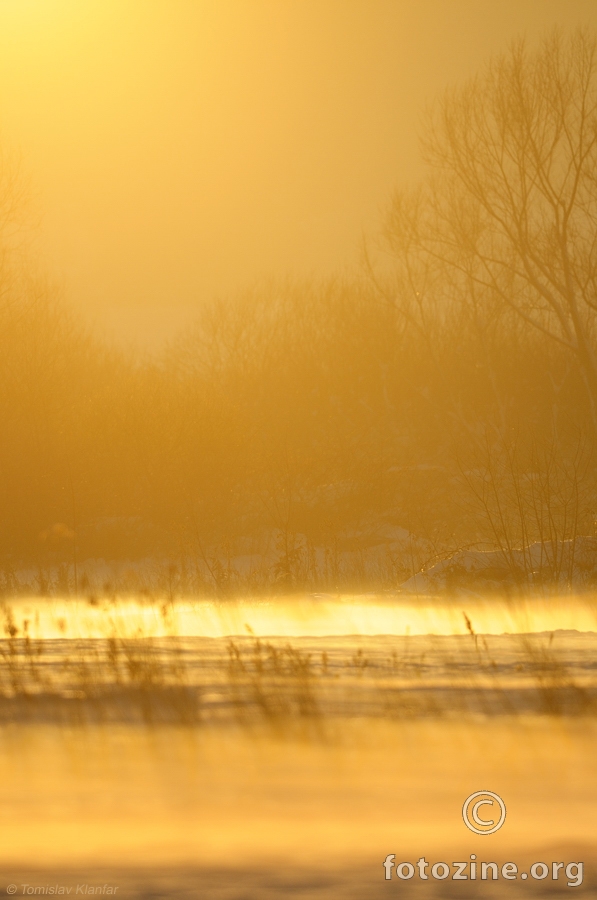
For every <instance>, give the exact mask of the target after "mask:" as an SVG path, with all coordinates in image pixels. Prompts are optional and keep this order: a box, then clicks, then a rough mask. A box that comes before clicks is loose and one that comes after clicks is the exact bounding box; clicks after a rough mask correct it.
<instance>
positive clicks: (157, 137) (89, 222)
mask: <svg viewBox="0 0 597 900" xmlns="http://www.w3.org/2000/svg"><path fill="white" fill-rule="evenodd" d="M556 23H559V24H562V25H564V26H573V25H575V24H578V23H586V24H590V25H592V26H594V27H597V2H596V0H0V134H1V136H2V137H1V139H2V142H3V143H4V145H5V146H8V147H9V149H10V150H12V151H15V152H17V153H18V155H19V156H20V158H21V165H22V169H23V172H24V173H25V175H26V177H27V179H28V182H29V185H30V195H31V197H32V201H31V209H32V214H34V215H37V217H38V219H39V225H38V233H37V237H36V241H37V244H38V247H39V250H40V252H41V255H42V260H43V266H44V268H45V270H46V271H48V272H50V273H51V274H52V275H53V276H54V277H56V278H57V279H58V280H59V281H60V282H61V283H62V284H63V285H64V290H65V292H66V294H67V296H68V297H69V298H70V299H71V301H72V302H73V304H75V305H76V306H77V307H78V308H80V309H82V310H84V311H85V313H87V314H89V315H90V316H91V317H92V319H93V320H94V321H95V322H97V323H98V325H100V326H101V327H102V328H108V329H109V330H111V331H112V332H114V333H120V334H122V335H123V336H125V337H127V338H128V337H134V338H135V339H138V340H141V341H144V340H148V341H151V342H155V341H156V340H157V339H159V337H160V336H161V335H168V334H171V333H172V330H173V329H174V328H175V327H179V326H180V324H181V323H182V322H184V320H185V319H187V318H188V317H189V316H192V314H193V310H195V309H197V307H198V306H199V305H200V304H201V303H202V302H203V301H204V300H205V298H208V297H210V296H212V295H213V294H214V293H217V294H226V293H227V292H229V291H233V290H237V289H239V288H242V286H243V285H248V284H251V283H252V282H254V280H255V279H256V278H258V277H260V276H262V275H271V274H273V275H283V274H286V273H298V274H309V273H325V272H330V271H334V270H337V269H339V268H342V267H343V266H345V265H350V264H351V263H352V261H353V260H354V259H355V256H356V252H357V247H358V243H359V240H360V237H361V235H362V233H363V231H364V230H372V229H373V228H374V227H375V224H376V222H377V221H378V219H379V216H380V212H381V211H382V210H383V208H384V206H385V204H386V202H387V199H388V197H389V194H390V192H391V190H392V188H393V187H394V186H396V185H397V184H403V183H406V182H409V181H412V180H416V178H417V177H418V175H419V174H420V163H419V157H418V149H417V137H416V130H417V127H418V120H419V117H420V115H421V112H422V111H423V109H424V107H425V104H426V103H427V102H428V101H430V100H432V99H433V97H434V96H435V95H436V94H437V93H438V92H439V91H441V89H442V88H443V87H444V86H446V85H448V84H450V83H453V82H455V81H458V80H459V79H462V78H463V77H465V76H466V75H467V74H469V73H472V72H474V71H475V70H476V69H477V68H478V67H479V66H480V65H482V64H483V62H484V61H485V60H486V59H487V58H488V56H490V55H491V54H492V53H494V52H495V51H498V50H500V49H502V48H504V47H505V46H506V45H507V43H508V42H509V40H510V39H512V38H513V37H515V36H517V35H521V34H527V35H528V36H529V37H530V38H532V39H534V38H536V37H538V36H540V35H541V34H542V33H543V32H544V31H545V30H546V29H549V28H550V27H551V26H553V25H554V24H556Z"/></svg>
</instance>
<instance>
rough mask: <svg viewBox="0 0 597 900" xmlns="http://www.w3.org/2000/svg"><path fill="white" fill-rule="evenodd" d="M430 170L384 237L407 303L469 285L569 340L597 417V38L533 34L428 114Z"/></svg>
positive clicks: (478, 305)
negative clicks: (537, 37)
mask: <svg viewBox="0 0 597 900" xmlns="http://www.w3.org/2000/svg"><path fill="white" fill-rule="evenodd" d="M423 150H424V154H425V158H426V161H427V162H428V164H429V176H428V178H427V179H426V181H425V183H424V184H423V185H422V186H421V187H420V188H419V189H418V190H417V191H416V192H414V193H412V192H411V193H402V194H396V195H395V197H394V198H393V201H392V204H391V209H390V213H389V216H388V219H387V225H386V230H385V238H386V240H387V242H388V244H389V247H390V249H391V250H392V253H393V255H394V259H395V260H397V261H398V272H399V290H397V291H396V295H395V296H396V298H397V302H398V303H400V304H401V305H402V306H403V307H404V309H405V312H406V313H407V314H408V315H409V316H411V317H412V316H413V315H417V314H418V315H419V317H420V316H421V311H423V310H425V308H426V304H430V303H431V302H432V303H433V304H434V305H435V306H436V308H437V306H438V304H440V303H442V302H444V301H445V299H446V297H448V296H450V297H451V298H452V299H454V298H455V297H456V298H458V299H459V300H460V301H461V302H463V303H464V305H465V306H466V307H467V308H468V310H469V311H472V313H473V314H474V315H475V316H477V317H478V316H479V315H481V320H482V322H484V323H485V325H487V324H488V323H489V327H490V323H491V322H492V320H494V319H495V316H496V315H498V316H499V315H504V314H505V315H507V314H508V313H510V314H512V315H514V316H515V317H516V318H517V319H518V320H519V321H520V322H521V323H524V324H525V325H526V326H528V327H529V328H532V329H538V330H539V331H541V332H542V333H543V334H544V335H546V336H547V337H548V338H549V339H551V340H553V341H554V342H557V344H559V345H560V346H561V347H564V348H566V350H567V351H569V352H570V353H571V354H572V355H573V358H574V359H575V360H576V362H577V364H578V366H579V368H580V372H581V374H582V378H583V380H584V383H585V385H586V388H587V392H588V397H589V401H590V405H591V410H592V417H593V424H594V425H595V426H596V427H597V319H596V314H597V40H596V38H595V36H594V35H593V34H592V33H590V32H589V31H587V30H579V31H576V32H575V33H573V34H571V35H566V34H564V33H562V32H561V31H557V32H554V33H552V34H551V35H550V36H548V37H547V38H546V39H544V40H543V42H542V43H541V45H540V46H539V47H538V48H537V49H531V48H530V47H529V45H528V44H527V43H526V42H525V41H519V42H517V43H515V44H513V45H512V46H511V47H510V49H509V51H508V52H507V53H506V54H504V55H502V56H499V57H497V58H495V59H493V60H492V61H491V62H490V64H489V65H488V66H487V67H486V69H485V70H484V71H483V72H482V73H481V74H480V75H478V76H477V77H475V78H472V79H471V80H470V81H469V82H468V83H466V84H465V85H464V86H463V87H460V88H458V89H454V90H451V91H449V92H448V93H446V94H445V95H444V97H443V98H442V100H441V101H440V102H439V104H438V105H437V106H436V107H435V108H434V109H433V111H432V112H431V113H430V114H429V118H428V121H427V123H426V127H425V129H424V133H423Z"/></svg>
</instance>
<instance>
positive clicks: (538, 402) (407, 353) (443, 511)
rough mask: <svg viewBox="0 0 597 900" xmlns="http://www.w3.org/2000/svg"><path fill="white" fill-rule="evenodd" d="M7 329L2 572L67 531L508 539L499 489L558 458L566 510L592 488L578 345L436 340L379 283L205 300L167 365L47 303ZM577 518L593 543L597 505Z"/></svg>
mask: <svg viewBox="0 0 597 900" xmlns="http://www.w3.org/2000/svg"><path fill="white" fill-rule="evenodd" d="M1 328H2V347H1V354H0V378H1V382H2V386H3V390H2V394H1V397H0V410H1V411H0V421H1V423H2V429H1V434H2V440H1V444H0V491H1V504H2V517H1V520H0V542H1V544H0V546H1V550H2V555H3V558H4V559H5V560H17V559H28V560H31V561H34V560H37V559H41V558H46V557H47V556H48V554H49V555H50V557H52V555H58V556H61V555H63V556H66V558H68V555H69V554H70V553H72V545H71V543H70V541H72V540H73V536H72V533H76V540H77V541H78V544H79V546H78V552H79V554H80V555H81V556H82V557H83V556H106V555H107V556H110V555H121V556H127V555H128V556H135V555H143V554H146V553H158V554H162V555H167V554H173V553H178V552H185V553H199V552H203V551H204V550H205V548H208V547H209V548H211V547H213V546H215V545H220V546H223V545H225V544H226V543H228V544H230V545H232V544H234V542H235V541H237V540H238V538H239V537H241V536H245V537H247V536H255V535H258V534H259V532H260V531H264V530H266V531H267V530H272V529H277V530H278V531H279V532H282V533H287V534H290V535H294V534H296V533H301V534H303V535H306V536H307V538H308V539H309V540H310V541H312V542H313V543H314V544H317V545H321V546H325V545H332V544H333V543H334V541H336V540H338V538H346V537H347V536H348V535H350V534H352V535H359V534H365V533H368V532H370V531H372V530H375V528H376V526H378V525H379V524H383V523H385V524H390V525H395V526H399V527H402V528H406V529H408V530H410V531H411V532H413V533H415V534H417V535H420V536H423V537H426V538H428V539H432V540H434V541H436V542H438V544H441V545H442V546H448V545H449V544H450V543H452V544H454V545H455V546H462V545H463V544H464V543H471V542H476V541H489V542H492V543H495V540H496V538H495V535H494V534H493V533H492V522H491V521H490V519H489V518H488V508H484V506H483V501H482V499H481V497H482V495H483V492H485V494H487V490H489V489H490V493H491V490H495V489H497V490H498V496H496V497H494V498H493V499H492V498H491V496H490V497H489V499H488V502H489V503H490V504H491V503H492V502H493V503H494V505H495V502H497V500H499V497H500V496H502V497H505V496H506V494H507V493H508V491H507V490H506V488H505V486H504V485H505V481H504V480H506V481H508V484H509V487H508V490H509V491H510V494H512V490H513V489H514V484H515V482H514V481H513V479H515V478H516V477H518V476H526V475H533V478H532V479H531V481H530V482H529V484H532V485H536V484H537V479H538V478H539V477H540V476H541V473H543V476H545V473H546V472H548V469H549V466H550V465H551V470H550V471H551V473H552V475H551V477H552V481H553V479H554V478H556V471H557V473H559V474H558V475H557V477H558V479H559V481H558V485H559V487H558V490H559V491H560V492H561V491H564V493H565V492H566V490H567V491H568V493H569V494H570V497H569V498H568V501H567V502H568V503H570V502H572V500H571V498H573V497H574V496H577V497H578V498H580V496H581V493H582V490H584V489H586V487H587V484H588V481H587V479H588V480H589V481H590V473H591V471H592V470H591V468H590V466H589V465H588V458H589V456H590V449H591V446H592V444H591V440H592V439H591V437H590V432H589V431H588V429H587V427H586V423H587V421H588V417H589V410H588V402H587V397H586V392H585V390H584V386H583V383H582V379H581V377H580V375H579V373H578V371H576V370H575V368H574V367H573V366H571V365H570V363H569V360H568V359H567V357H566V354H565V353H564V352H558V350H557V348H554V346H553V345H552V344H551V343H550V342H549V341H548V340H547V339H546V338H545V337H544V336H542V335H541V334H540V333H532V332H528V331H525V330H524V329H522V328H521V327H520V324H519V322H518V321H517V320H516V319H514V318H512V317H504V318H503V319H502V321H500V322H499V323H498V322H495V323H493V326H492V328H491V331H490V335H491V338H490V340H489V341H488V342H487V343H482V342H480V340H479V334H478V330H477V323H474V322H472V321H471V320H470V319H469V318H468V317H467V316H466V315H465V314H464V311H463V310H462V309H459V308H458V307H457V306H456V305H455V304H453V305H452V307H451V308H446V309H444V310H443V312H442V319H441V322H437V321H436V322H433V321H431V322H429V323H428V327H427V328H426V330H425V331H421V330H420V329H418V328H416V327H414V326H413V325H412V324H411V323H410V322H409V321H407V320H405V318H404V316H402V315H401V314H400V311H399V310H398V309H397V308H396V307H395V306H393V305H390V304H389V303H388V302H387V301H386V299H385V298H384V297H383V296H381V295H380V293H379V291H378V290H377V289H376V287H375V286H374V285H372V284H371V283H370V282H369V281H368V280H367V279H362V280H359V279H356V278H355V279H354V280H353V281H348V280H344V281H341V280H337V281H330V282H327V283H324V284H319V285H317V284H305V283H303V284H298V283H288V284H285V285H269V286H266V287H263V288H262V289H260V290H257V289H256V290H254V291H253V292H251V293H249V294H246V295H244V296H242V297H239V298H236V299H233V300H230V301H228V302H226V303H225V302H223V301H222V302H220V303H217V304H212V305H210V306H208V307H206V308H203V310H202V311H201V315H200V317H199V319H198V321H197V322H196V324H195V326H194V329H193V330H192V331H191V332H190V333H188V334H186V335H184V336H182V337H180V338H179V339H178V340H177V341H175V342H174V343H173V344H172V345H171V346H170V347H168V349H167V350H166V352H165V353H164V354H163V356H162V358H161V359H159V360H158V361H157V362H156V361H152V362H147V361H146V362H138V361H137V362H135V361H132V360H131V359H128V358H127V357H126V356H125V355H124V354H122V353H118V352H116V351H114V350H112V349H110V348H108V347H106V346H104V345H102V344H101V343H100V342H98V341H96V340H94V339H93V338H92V337H91V336H89V335H88V334H86V333H85V331H84V330H83V329H82V328H81V326H80V325H78V324H77V323H76V322H74V321H73V319H72V318H71V317H69V316H68V315H66V314H65V312H64V310H63V309H61V307H60V306H59V305H58V304H56V303H50V302H48V300H47V299H46V298H45V297H44V296H38V297H37V298H35V300H34V301H32V302H31V303H28V304H24V305H23V304H15V305H9V306H7V307H5V309H4V311H3V313H2V317H1ZM550 460H551V462H550ZM499 479H501V481H499V485H498V480H499ZM562 479H563V481H562ZM566 480H567V481H566ZM564 482H566V483H565V484H564ZM581 482H582V485H581ZM566 485H567V486H566ZM480 489H481V494H479V490H480ZM554 491H555V482H553V484H552V488H550V494H553V493H554ZM486 499H487V498H486ZM538 499H541V502H547V501H549V504H551V508H550V509H549V510H547V508H546V510H545V511H546V512H549V513H550V515H552V516H553V515H554V514H555V513H556V510H555V506H554V504H556V501H555V498H554V497H553V496H550V497H542V498H535V502H537V501H538ZM528 502H529V508H528V510H527V514H528V516H529V517H530V516H531V512H532V508H533V503H532V501H531V500H529V501H528ZM558 502H560V505H561V503H562V502H564V500H561V501H558ZM508 503H510V504H515V503H516V498H515V497H513V496H510V497H509V500H508ZM577 505H578V509H577V515H578V516H580V517H581V519H582V522H581V521H579V522H578V523H577V526H576V527H577V529H580V530H581V531H584V533H587V529H588V528H592V520H591V517H592V515H593V514H592V511H591V510H592V507H590V505H589V506H586V507H585V506H583V507H582V508H581V505H580V503H579V504H577ZM496 515H498V513H496ZM589 520H591V521H589ZM517 527H518V526H517V525H516V524H512V529H513V531H514V532H516V528H517ZM527 527H528V528H529V530H530V531H533V526H532V524H531V523H530V520H529V522H527ZM570 527H573V522H572V518H570ZM535 531H536V529H535ZM533 536H534V537H536V536H537V535H536V534H535V535H533ZM511 537H512V538H513V539H515V538H517V537H519V535H518V534H515V533H513V534H512V535H511Z"/></svg>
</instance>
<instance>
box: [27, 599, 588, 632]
mask: <svg viewBox="0 0 597 900" xmlns="http://www.w3.org/2000/svg"><path fill="white" fill-rule="evenodd" d="M93 603H94V605H90V602H89V601H88V600H82V599H79V600H73V599H72V598H68V599H61V598H52V599H49V598H38V597H30V598H24V599H19V600H15V601H13V602H12V604H11V612H12V616H13V618H14V624H15V626H16V628H17V629H18V632H19V633H20V634H24V633H25V631H26V632H27V633H28V634H30V635H31V637H34V638H45V639H52V638H67V639H68V638H72V639H77V638H106V637H109V636H111V635H117V636H119V637H123V638H124V637H149V638H159V637H168V636H172V635H177V636H179V637H213V638H218V637H226V636H232V635H247V634H252V635H255V636H256V637H265V636H277V637H287V638H291V637H307V636H310V637H324V636H342V635H363V636H372V635H398V636H401V635H405V636H406V635H423V634H435V635H451V634H467V633H469V629H468V625H467V621H466V618H468V620H469V622H470V623H471V627H472V628H473V630H474V632H475V633H477V634H504V633H510V634H521V633H529V632H542V631H549V632H551V631H555V630H558V629H564V630H576V631H595V630H597V605H596V604H595V598H593V597H576V598H573V599H572V600H570V599H567V600H566V602H561V601H560V602H558V599H557V598H555V597H548V598H532V599H527V598H522V599H518V600H507V601H506V600H501V601H499V600H496V599H485V600H483V599H479V598H473V599H470V598H458V599H449V600H446V599H438V598H429V597H427V598H420V599H419V600H414V599H413V600H404V599H402V598H401V599H399V600H397V601H389V600H383V599H380V598H378V597H370V598H369V597H367V598H362V597H349V596H345V597H341V598H335V597H287V598H279V597H278V598H272V599H263V600H259V599H257V600H256V599H251V600H249V599H237V600H227V601H220V602H217V601H213V600H196V599H180V600H176V601H174V602H172V603H170V602H169V601H165V600H163V599H162V600H155V601H152V602H148V601H145V602H141V601H139V600H137V599H135V598H122V599H116V600H113V601H104V600H102V601H93ZM465 614H466V618H465ZM25 623H26V624H25Z"/></svg>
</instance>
